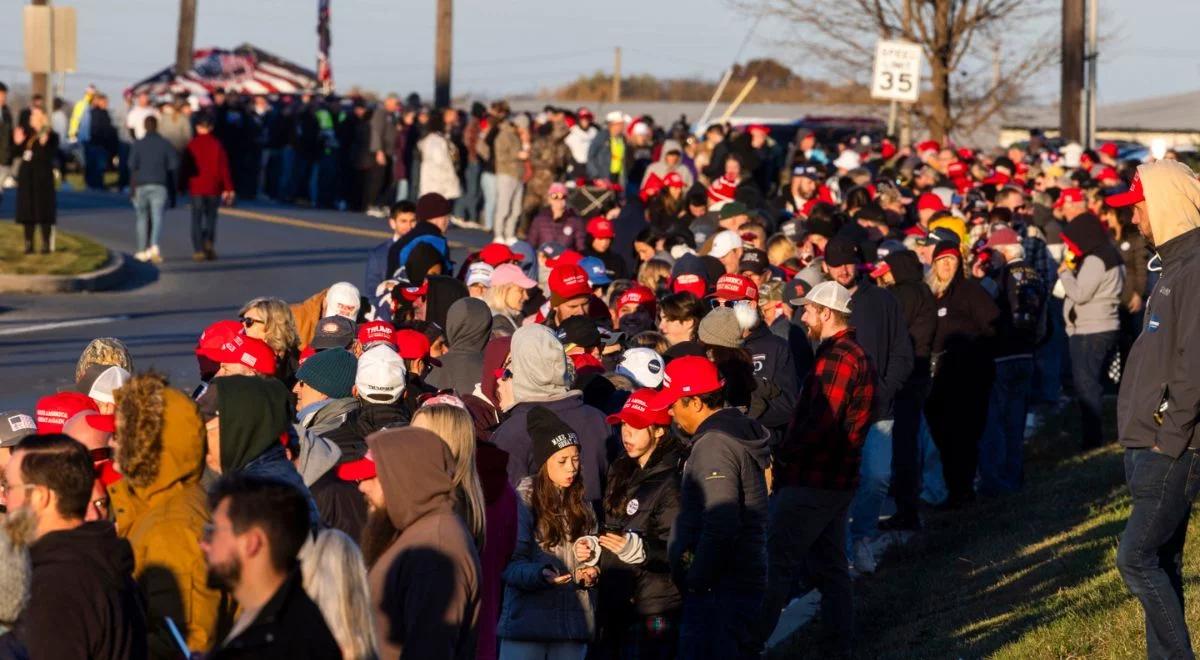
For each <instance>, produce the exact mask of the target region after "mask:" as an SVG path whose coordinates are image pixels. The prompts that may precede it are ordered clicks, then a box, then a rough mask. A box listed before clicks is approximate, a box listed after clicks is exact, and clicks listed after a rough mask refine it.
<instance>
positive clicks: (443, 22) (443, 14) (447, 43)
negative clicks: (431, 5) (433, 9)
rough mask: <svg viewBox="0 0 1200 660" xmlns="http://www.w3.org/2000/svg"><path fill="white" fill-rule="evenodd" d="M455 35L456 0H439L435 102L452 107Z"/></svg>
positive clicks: (434, 73)
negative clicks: (451, 92) (452, 57)
mask: <svg viewBox="0 0 1200 660" xmlns="http://www.w3.org/2000/svg"><path fill="white" fill-rule="evenodd" d="M453 37H454V0H437V45H436V46H434V65H433V103H434V105H436V106H439V107H442V108H448V107H450V56H451V51H452V49H453Z"/></svg>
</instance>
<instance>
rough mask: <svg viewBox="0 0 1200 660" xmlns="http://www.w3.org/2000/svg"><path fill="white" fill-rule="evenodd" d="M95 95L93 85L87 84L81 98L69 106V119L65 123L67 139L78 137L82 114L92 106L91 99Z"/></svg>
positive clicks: (76, 138)
mask: <svg viewBox="0 0 1200 660" xmlns="http://www.w3.org/2000/svg"><path fill="white" fill-rule="evenodd" d="M95 97H96V87H95V85H88V86H87V89H86V90H84V92H83V98H81V99H79V100H78V101H76V102H75V105H74V106H72V107H71V119H70V120H69V123H68V124H67V140H68V141H70V142H75V141H76V140H78V139H79V123H80V122H82V121H83V114H84V113H85V112H87V111H88V110H91V108H92V99H94V98H95Z"/></svg>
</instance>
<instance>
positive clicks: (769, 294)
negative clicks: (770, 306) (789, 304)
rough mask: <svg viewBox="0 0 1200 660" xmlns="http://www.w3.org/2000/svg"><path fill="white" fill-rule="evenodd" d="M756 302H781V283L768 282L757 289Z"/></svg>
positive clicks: (776, 281) (775, 281) (777, 281)
mask: <svg viewBox="0 0 1200 660" xmlns="http://www.w3.org/2000/svg"><path fill="white" fill-rule="evenodd" d="M758 302H759V303H768V302H783V282H780V281H779V280H770V281H768V282H766V283H764V284H763V285H762V286H760V287H758Z"/></svg>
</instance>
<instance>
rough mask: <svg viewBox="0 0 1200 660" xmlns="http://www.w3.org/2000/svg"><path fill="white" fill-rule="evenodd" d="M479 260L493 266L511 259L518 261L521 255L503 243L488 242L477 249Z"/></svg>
mask: <svg viewBox="0 0 1200 660" xmlns="http://www.w3.org/2000/svg"><path fill="white" fill-rule="evenodd" d="M479 260H480V261H482V262H483V263H485V264H487V265H489V266H491V267H492V268H495V267H496V266H499V265H500V264H506V263H509V262H512V261H520V260H521V255H519V254H517V253H516V252H513V251H512V250H511V249H509V247H508V246H507V245H505V244H503V243H488V244H487V245H485V246H483V249H482V250H480V251H479Z"/></svg>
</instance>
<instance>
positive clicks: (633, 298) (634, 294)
mask: <svg viewBox="0 0 1200 660" xmlns="http://www.w3.org/2000/svg"><path fill="white" fill-rule="evenodd" d="M655 302H656V300H655V298H654V292H653V291H651V290H650V289H649V288H648V287H645V286H642V285H641V284H635V285H633V286H631V287H629V288H628V289H626V290H625V292H624V293H622V294H621V297H620V298H618V299H617V309H620V308H622V307H624V306H625V305H638V306H639V307H640V306H641V305H650V304H654V303H655Z"/></svg>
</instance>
